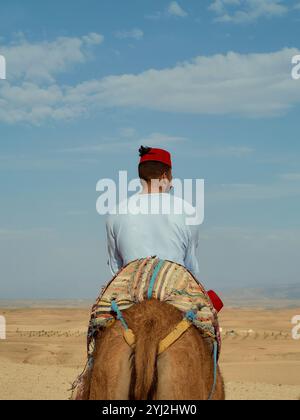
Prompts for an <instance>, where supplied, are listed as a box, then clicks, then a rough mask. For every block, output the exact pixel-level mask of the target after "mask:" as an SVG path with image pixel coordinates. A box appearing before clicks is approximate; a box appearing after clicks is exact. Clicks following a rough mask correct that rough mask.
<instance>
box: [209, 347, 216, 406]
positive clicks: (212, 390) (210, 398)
mask: <svg viewBox="0 0 300 420" xmlns="http://www.w3.org/2000/svg"><path fill="white" fill-rule="evenodd" d="M213 360H214V381H213V386H212V389H211V392H210V395H209V397H208V400H209V401H211V400H212V398H213V396H214V393H215V390H216V384H217V366H218V343H217V342H216V341H214V350H213Z"/></svg>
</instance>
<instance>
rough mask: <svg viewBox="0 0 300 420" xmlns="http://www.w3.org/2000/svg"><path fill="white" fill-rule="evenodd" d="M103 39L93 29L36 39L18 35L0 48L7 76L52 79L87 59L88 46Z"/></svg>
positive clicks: (27, 78)
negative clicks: (39, 40) (49, 39)
mask: <svg viewBox="0 0 300 420" xmlns="http://www.w3.org/2000/svg"><path fill="white" fill-rule="evenodd" d="M103 40H104V37H103V36H102V35H100V34H96V33H90V34H88V35H85V36H83V37H81V38H76V37H73V38H68V37H59V38H57V39H56V40H54V41H52V42H49V41H44V42H36V43H30V42H28V41H27V40H26V39H25V38H24V37H21V39H20V40H19V42H18V43H13V44H11V45H9V46H7V47H5V46H4V47H2V48H1V51H2V53H3V55H4V56H5V58H6V61H7V67H8V72H7V73H8V79H9V80H15V79H23V80H26V81H34V82H40V81H43V82H54V81H55V76H56V75H57V74H59V73H61V72H64V71H66V70H68V69H69V68H70V67H71V66H72V65H74V64H77V63H79V64H82V63H85V62H86V61H87V60H88V59H89V53H90V47H92V46H94V45H99V44H101V43H102V42H103Z"/></svg>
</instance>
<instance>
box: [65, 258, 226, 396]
mask: <svg viewBox="0 0 300 420" xmlns="http://www.w3.org/2000/svg"><path fill="white" fill-rule="evenodd" d="M150 298H154V299H158V300H160V301H162V302H165V303H168V304H170V305H174V306H175V307H176V308H177V309H179V310H180V311H181V312H182V313H183V317H186V318H188V319H189V320H190V321H191V322H192V323H193V325H194V326H195V327H197V328H198V329H199V333H200V334H201V335H202V336H203V337H204V338H205V339H208V340H209V341H210V342H211V341H213V342H217V344H218V355H219V353H220V348H221V336H220V330H219V324H218V315H217V311H216V309H215V308H214V307H213V305H212V302H211V300H210V298H209V296H208V294H207V292H206V291H205V289H204V287H203V286H202V285H201V284H200V283H199V282H198V281H197V280H196V278H195V277H194V276H193V275H192V274H191V273H190V272H189V271H188V270H187V269H186V268H185V267H183V266H182V265H180V264H176V263H174V262H172V261H166V260H160V259H159V258H156V257H148V258H144V259H139V260H136V261H133V262H131V263H129V264H128V265H127V266H125V267H124V268H122V269H121V270H120V271H119V272H118V273H117V274H116V275H115V277H113V279H112V280H111V281H109V282H108V283H107V285H105V286H104V287H103V288H102V290H101V293H100V295H99V297H98V299H97V300H96V303H95V304H94V305H93V307H92V313H91V318H90V323H89V328H88V338H87V352H88V359H87V364H86V367H85V369H84V371H83V373H82V374H81V375H79V376H78V378H77V379H76V381H75V382H74V383H73V386H72V391H73V392H72V395H73V397H74V395H76V397H75V398H76V399H82V395H83V388H84V382H85V378H86V377H87V376H88V375H90V373H91V369H92V366H93V353H94V349H95V340H96V337H97V334H98V332H99V331H100V330H102V329H104V328H106V327H109V326H110V325H111V324H112V323H113V322H114V321H115V319H116V314H115V313H114V312H113V310H112V302H113V301H115V303H116V304H117V307H118V308H119V310H120V311H124V310H126V309H128V308H130V307H131V306H132V305H134V304H136V303H139V302H142V301H144V300H146V299H150ZM73 397H72V398H73Z"/></svg>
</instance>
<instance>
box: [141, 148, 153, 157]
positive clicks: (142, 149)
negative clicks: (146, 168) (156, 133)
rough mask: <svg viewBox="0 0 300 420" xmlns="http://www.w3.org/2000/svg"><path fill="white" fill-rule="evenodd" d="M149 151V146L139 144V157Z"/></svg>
mask: <svg viewBox="0 0 300 420" xmlns="http://www.w3.org/2000/svg"><path fill="white" fill-rule="evenodd" d="M150 151H151V147H147V146H141V147H140V148H139V154H140V157H143V156H145V155H147V154H148V153H150Z"/></svg>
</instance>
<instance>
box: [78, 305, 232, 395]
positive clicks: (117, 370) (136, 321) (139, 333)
mask: <svg viewBox="0 0 300 420" xmlns="http://www.w3.org/2000/svg"><path fill="white" fill-rule="evenodd" d="M123 316H124V319H125V320H126V322H127V324H128V326H129V328H130V329H132V330H133V332H134V334H135V337H136V343H135V347H134V349H133V348H132V347H130V346H129V345H128V344H127V342H126V341H125V340H124V337H123V332H124V329H123V326H122V325H121V322H120V321H117V322H116V323H115V324H114V325H113V326H111V327H108V328H106V329H105V330H104V331H102V332H100V333H99V334H98V336H97V338H96V344H95V353H94V365H93V369H92V371H91V374H90V377H89V378H86V381H85V384H84V395H83V398H84V399H90V400H207V399H209V395H210V393H211V390H212V386H213V358H212V349H211V345H210V344H209V343H208V342H207V339H204V338H203V337H202V335H201V334H200V332H199V330H197V328H196V327H194V326H191V327H190V328H189V329H188V330H187V331H185V333H184V334H183V335H182V336H181V337H180V338H179V339H178V340H177V341H175V342H174V343H173V344H172V345H171V346H170V347H168V348H167V349H166V350H165V351H164V352H163V353H161V354H160V355H158V354H157V350H158V345H159V342H160V340H162V339H163V338H165V337H166V336H167V335H168V334H169V333H170V332H171V331H172V330H173V329H174V327H175V326H176V325H177V324H178V322H180V321H181V320H182V312H180V311H179V310H178V309H177V308H175V307H174V306H172V305H169V304H167V303H164V302H161V301H159V300H155V299H150V300H146V301H143V302H141V303H137V304H135V305H133V306H132V307H131V308H129V309H127V310H126V311H123ZM212 399H213V400H224V399H225V392H224V383H223V378H222V376H221V373H220V369H219V367H218V370H217V381H216V387H215V391H214V394H213V396H212Z"/></svg>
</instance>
